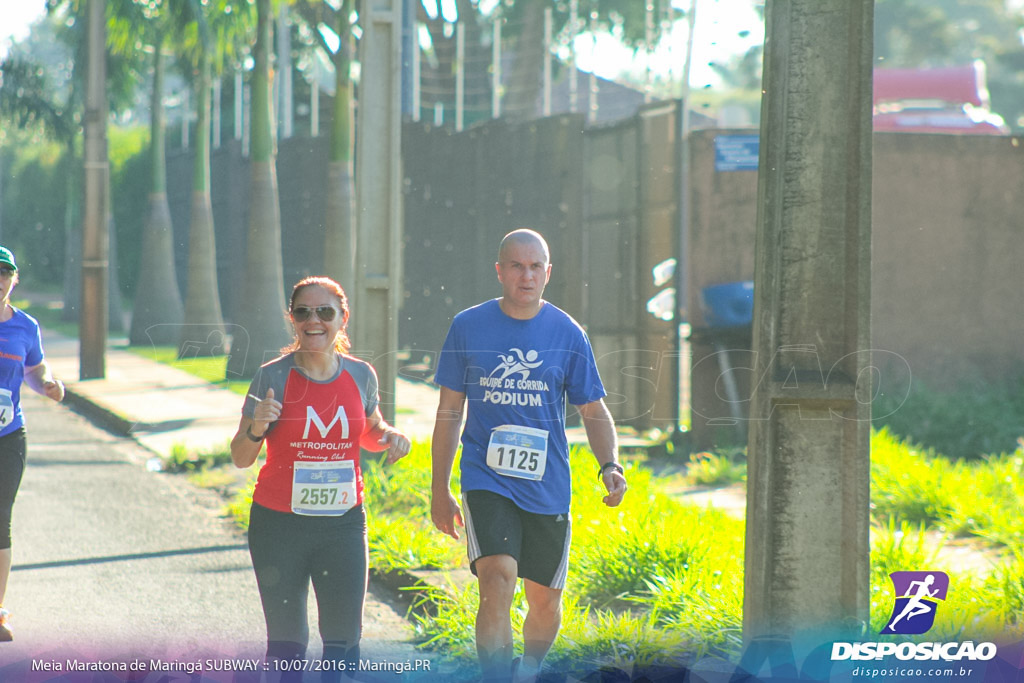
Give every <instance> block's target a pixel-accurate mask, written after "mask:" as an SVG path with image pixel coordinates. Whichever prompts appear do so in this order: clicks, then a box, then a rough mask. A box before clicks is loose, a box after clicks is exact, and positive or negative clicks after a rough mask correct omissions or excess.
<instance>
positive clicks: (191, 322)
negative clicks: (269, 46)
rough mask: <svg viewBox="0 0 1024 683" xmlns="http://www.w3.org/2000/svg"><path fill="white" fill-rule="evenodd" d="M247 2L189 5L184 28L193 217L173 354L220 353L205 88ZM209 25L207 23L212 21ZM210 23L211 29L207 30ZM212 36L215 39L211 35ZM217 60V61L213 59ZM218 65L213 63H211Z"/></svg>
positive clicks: (239, 29)
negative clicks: (190, 70)
mask: <svg viewBox="0 0 1024 683" xmlns="http://www.w3.org/2000/svg"><path fill="white" fill-rule="evenodd" d="M246 7H247V4H246V3H238V2H231V1H230V0H217V1H216V2H213V3H208V4H202V3H200V0H189V8H190V12H189V16H188V18H189V22H190V23H189V24H188V25H189V26H190V27H193V28H194V29H195V31H196V35H195V40H194V41H191V42H192V45H193V46H194V47H193V49H192V50H190V51H189V52H190V56H191V62H192V64H193V66H194V68H195V70H196V78H195V81H194V84H195V100H196V102H197V103H198V106H197V108H196V115H197V117H196V136H195V152H194V154H195V156H194V157H193V169H192V212H191V220H190V224H189V250H188V287H187V293H186V296H185V324H184V326H183V327H182V328H181V335H180V336H179V337H178V340H177V343H178V355H179V357H183V356H196V355H201V356H209V355H215V354H220V353H224V351H225V340H226V334H227V332H226V328H225V326H224V318H223V315H222V313H221V307H220V288H219V286H218V282H217V246H216V239H215V237H214V235H215V229H214V220H213V201H212V194H211V191H210V87H211V84H212V73H213V71H214V69H215V68H216V69H217V71H218V72H219V71H220V70H221V69H222V68H223V62H224V59H225V57H226V56H230V55H233V54H234V52H235V50H233V49H232V47H233V46H234V45H235V44H236V42H237V37H238V36H239V35H242V34H244V33H246V31H247V29H248V12H246ZM211 20H212V21H211ZM211 23H212V26H211ZM214 34H216V40H215V36H214ZM218 57H219V58H218ZM215 59H216V60H217V62H216V64H215V63H214V60H215Z"/></svg>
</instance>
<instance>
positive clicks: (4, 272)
mask: <svg viewBox="0 0 1024 683" xmlns="http://www.w3.org/2000/svg"><path fill="white" fill-rule="evenodd" d="M16 272H17V271H15V270H14V268H11V267H10V266H0V276H2V277H11V276H12V275H14V273H16Z"/></svg>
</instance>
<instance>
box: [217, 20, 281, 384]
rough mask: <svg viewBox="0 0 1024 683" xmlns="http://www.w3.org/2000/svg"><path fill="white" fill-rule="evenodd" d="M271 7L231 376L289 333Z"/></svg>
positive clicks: (264, 34) (242, 373) (247, 370)
mask: <svg viewBox="0 0 1024 683" xmlns="http://www.w3.org/2000/svg"><path fill="white" fill-rule="evenodd" d="M271 11H272V8H271V2H270V0H257V2H256V14H257V23H256V47H255V51H254V55H253V56H254V61H255V67H254V68H253V75H252V116H251V119H252V129H251V135H252V142H251V144H250V151H251V158H250V164H251V167H252V170H251V172H252V176H251V180H250V203H249V229H248V233H247V245H246V259H245V263H246V269H245V279H244V285H245V286H244V289H243V291H244V292H245V296H244V297H243V298H242V300H241V302H240V305H239V311H238V319H237V320H236V321H235V324H236V325H235V328H234V330H233V334H232V340H231V357H230V358H229V359H228V366H227V375H228V377H231V378H237V377H251V376H253V375H254V374H255V372H256V370H257V369H258V368H259V366H260V365H261V364H262V362H263V361H264V359H265V358H266V357H268V356H269V355H271V354H275V353H277V350H278V349H280V348H281V347H283V346H284V345H285V344H287V343H288V339H289V333H288V329H287V327H286V325H285V321H284V312H285V301H284V269H283V266H282V263H281V209H280V205H279V203H278V194H277V170H276V168H275V165H274V139H273V130H272V126H271V111H270V106H271V105H270V25H271V22H272V20H273V17H272V14H271Z"/></svg>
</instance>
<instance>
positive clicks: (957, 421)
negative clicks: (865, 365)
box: [872, 380, 1024, 458]
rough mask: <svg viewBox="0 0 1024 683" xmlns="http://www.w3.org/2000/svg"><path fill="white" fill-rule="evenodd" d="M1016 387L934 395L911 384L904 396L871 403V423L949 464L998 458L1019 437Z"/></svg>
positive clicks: (1023, 427) (1020, 397) (1021, 413)
mask: <svg viewBox="0 0 1024 683" xmlns="http://www.w3.org/2000/svg"><path fill="white" fill-rule="evenodd" d="M1022 386H1024V383H1022V382H1021V381H1020V380H1016V381H1012V382H1011V381H1007V382H1004V383H995V384H989V385H986V386H984V387H973V386H964V387H961V388H960V389H958V390H957V391H950V392H940V391H934V390H932V389H930V388H928V387H927V386H926V385H924V384H923V383H922V382H919V381H915V382H914V383H913V384H912V385H911V386H910V390H909V392H891V393H885V394H882V395H881V396H879V397H878V398H876V399H875V402H874V404H873V405H872V412H873V414H874V415H876V416H877V417H875V418H874V419H873V420H872V422H873V424H874V427H875V428H876V429H881V428H882V427H888V429H889V431H891V432H892V433H893V434H897V435H899V436H900V437H902V438H904V439H908V440H910V441H913V442H914V443H918V444H922V445H923V446H924V447H926V448H933V449H935V450H936V451H938V452H939V453H942V454H943V455H946V456H948V457H950V458H977V457H980V456H981V455H982V454H985V453H1004V452H1007V451H1010V450H1012V449H1013V448H1014V446H1015V443H1016V440H1017V439H1018V438H1019V437H1021V436H1024V390H1022V389H1021V387H1022Z"/></svg>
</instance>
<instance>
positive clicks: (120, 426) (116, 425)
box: [64, 384, 136, 436]
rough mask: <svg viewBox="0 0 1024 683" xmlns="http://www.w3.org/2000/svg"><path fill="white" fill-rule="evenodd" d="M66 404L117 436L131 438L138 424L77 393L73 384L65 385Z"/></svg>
mask: <svg viewBox="0 0 1024 683" xmlns="http://www.w3.org/2000/svg"><path fill="white" fill-rule="evenodd" d="M64 403H66V404H67V405H68V406H70V407H71V409H72V410H74V411H75V412H76V413H78V414H79V415H82V416H83V417H85V418H87V419H88V420H90V421H91V422H93V423H95V424H96V425H98V426H99V427H101V428H103V429H105V430H106V431H108V432H111V433H113V434H116V435H117V436H131V432H132V427H134V426H135V424H136V423H135V422H133V421H131V420H128V419H126V418H125V417H123V416H122V415H118V414H117V413H116V412H114V411H113V410H111V409H109V408H107V407H105V406H102V405H100V404H99V403H96V402H95V401H93V400H91V399H89V397H88V396H86V395H85V394H83V393H80V392H78V391H76V390H75V387H74V385H72V384H65V385H64Z"/></svg>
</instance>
